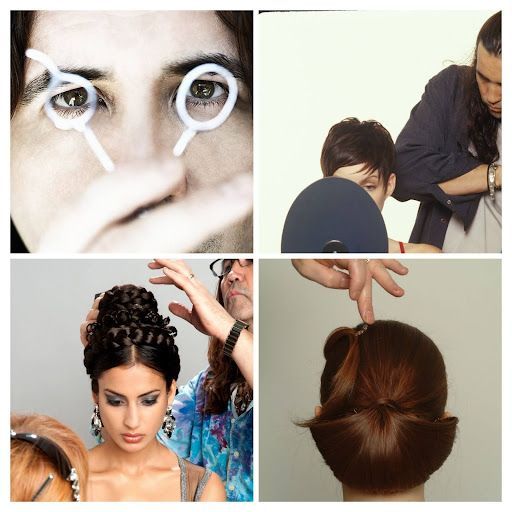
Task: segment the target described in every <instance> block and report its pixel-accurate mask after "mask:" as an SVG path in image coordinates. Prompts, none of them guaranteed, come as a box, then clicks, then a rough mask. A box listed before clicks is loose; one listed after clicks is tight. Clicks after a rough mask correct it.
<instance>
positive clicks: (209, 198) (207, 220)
mask: <svg viewBox="0 0 512 512" xmlns="http://www.w3.org/2000/svg"><path fill="white" fill-rule="evenodd" d="M251 210H252V177H251V176H250V175H249V174H243V175H237V176H236V177H235V178H233V179H231V180H230V181H229V182H226V183H224V184H223V185H221V186H216V187H213V188H209V189H204V190H200V191H197V192H195V193H193V194H190V195H188V196H186V197H185V198H183V199H182V200H179V201H176V202H173V203H170V204H167V205H162V206H159V207H158V208H156V209H155V210H153V211H151V212H148V213H147V214H146V215H143V216H141V217H139V218H137V219H134V220H133V221H131V222H129V223H125V224H115V225H113V226H110V227H108V228H107V229H105V230H104V231H103V232H102V233H101V234H100V235H99V236H97V237H96V239H95V240H94V242H93V243H91V244H90V245H89V246H88V250H89V251H92V252H111V251H120V252H133V251H138V250H140V242H141V240H144V250H145V251H147V252H162V251H167V252H193V251H194V250H195V249H196V247H197V246H198V245H200V244H201V243H202V242H204V241H205V240H207V239H208V238H210V237H211V236H213V235H215V234H216V233H219V232H221V231H223V230H224V229H227V228H229V226H231V225H232V224H234V223H235V222H237V221H239V220H241V219H243V218H244V217H246V216H247V215H248V214H250V212H251Z"/></svg>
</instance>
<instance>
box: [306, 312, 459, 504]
mask: <svg viewBox="0 0 512 512" xmlns="http://www.w3.org/2000/svg"><path fill="white" fill-rule="evenodd" d="M324 356H325V360H326V362H325V368H324V371H323V373H322V378H321V387H320V401H321V404H322V408H321V413H320V414H319V415H318V416H316V417H315V418H312V419H311V420H309V421H305V422H302V423H300V425H302V426H305V427H309V429H310V431H311V434H312V436H313V439H314V440H315V443H316V445H317V447H318V450H319V451H320V453H321V454H322V456H323V458H324V460H325V462H326V464H327V465H328V466H329V467H330V468H331V470H332V472H333V473H334V476H335V477H336V478H337V479H338V480H339V481H340V482H342V483H343V484H346V485H347V486H349V487H352V488H354V489H358V490H360V491H363V492H366V493H371V494H394V493H398V492H402V491H405V490H407V489H412V488H413V487H416V486H418V485H420V484H423V483H424V482H426V481H427V480H428V479H429V477H430V475H431V474H432V473H434V471H436V470H437V469H439V468H440V467H441V466H442V464H443V463H444V461H445V460H446V458H447V457H448V455H449V454H450V452H451V450H452V446H453V442H454V440H455V433H456V428H457V422H458V419H457V418H456V417H453V416H449V417H447V416H446V414H445V406H446V398H447V381H446V370H445V365H444V361H443V357H442V355H441V352H440V351H439V349H438V348H437V347H436V345H435V344H434V342H433V341H432V340H431V339H430V338H429V337H428V336H426V335H425V334H423V333H422V332H421V331H419V330H418V329H416V328H414V327H411V326H410V325H407V324H404V323H401V322H396V321H391V320H385V321H377V322H375V323H374V324H372V325H370V326H368V327H367V328H366V329H365V328H364V327H363V328H362V326H358V327H356V328H355V329H351V328H346V327H343V328H339V329H336V330H335V331H334V332H332V333H331V334H330V335H329V337H328V338H327V341H326V343H325V348H324Z"/></svg>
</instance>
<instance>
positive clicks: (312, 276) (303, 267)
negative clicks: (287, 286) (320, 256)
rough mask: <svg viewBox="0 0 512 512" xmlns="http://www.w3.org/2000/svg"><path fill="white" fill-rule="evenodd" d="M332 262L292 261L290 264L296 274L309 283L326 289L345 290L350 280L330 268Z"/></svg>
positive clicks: (342, 273)
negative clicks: (314, 283)
mask: <svg viewBox="0 0 512 512" xmlns="http://www.w3.org/2000/svg"><path fill="white" fill-rule="evenodd" d="M332 261H333V260H308V259H294V260H292V264H293V266H294V267H295V269H296V270H297V272H298V273H299V274H300V275H301V276H302V277H305V278H306V279H309V280H310V281H315V282H316V283H318V284H321V285H322V286H325V287H326V288H337V289H343V290H346V289H347V288H348V287H349V284H350V278H349V276H348V275H347V274H345V273H344V272H342V271H340V270H336V269H334V268H331V267H332V266H333V265H334V264H333V263H332Z"/></svg>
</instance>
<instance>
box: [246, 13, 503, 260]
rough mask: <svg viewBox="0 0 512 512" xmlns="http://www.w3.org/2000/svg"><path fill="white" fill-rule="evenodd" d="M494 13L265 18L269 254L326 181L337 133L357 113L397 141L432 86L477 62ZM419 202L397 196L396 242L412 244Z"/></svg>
mask: <svg viewBox="0 0 512 512" xmlns="http://www.w3.org/2000/svg"><path fill="white" fill-rule="evenodd" d="M491 14H493V13H492V12H488V11H485V12H482V11H473V12H464V11H462V12H452V11H444V12H437V11H433V12H429V11H416V12H408V11H388V12H378V11H356V12H347V11H345V12H292V13H264V14H260V15H259V16H258V42H259V46H258V52H259V58H258V61H257V68H256V75H255V76H256V81H257V87H258V89H257V90H258V92H259V94H258V105H259V107H258V122H257V123H256V124H257V127H256V128H257V131H256V133H257V142H256V153H257V159H258V160H257V161H258V168H259V172H260V177H259V186H258V191H259V198H260V208H259V222H260V230H259V237H260V249H261V250H262V251H263V252H267V253H269V252H270V253H276V252H280V246H281V233H282V228H283V224H284V220H285V217H286V214H287V212H288V209H289V208H290V206H291V204H292V202H293V200H294V199H295V198H296V197H297V195H298V194H299V192H300V191H301V190H303V189H304V188H305V187H306V186H307V185H309V184H310V183H312V182H313V181H315V180H317V179H320V178H321V177H322V173H321V169H320V151H321V148H322V145H323V142H324V140H325V137H326V136H327V133H328V131H329V128H330V127H331V126H332V125H333V124H335V123H337V122H339V121H340V120H341V119H343V118H345V117H349V116H353V117H358V118H359V119H360V120H365V119H376V120H377V121H379V122H381V123H382V124H383V125H384V126H385V127H386V128H387V129H388V130H389V132H390V133H391V136H392V137H393V139H394V140H396V137H397V136H398V134H399V132H400V130H401V129H402V127H403V126H404V124H405V123H406V121H407V119H408V118H409V113H410V111H411V109H412V107H413V106H414V105H415V104H416V103H417V102H418V101H419V99H420V97H421V94H422V93H423V90H424V88H425V85H426V83H427V81H428V80H429V79H430V78H431V77H432V76H434V75H436V74H437V73H438V72H439V71H441V69H443V68H444V67H447V66H449V65H450V64H453V63H456V64H468V63H470V62H471V59H472V53H473V49H474V44H475V40H476V36H477V34H478V31H479V29H480V27H481V26H482V24H483V23H484V22H485V20H486V19H487V18H488V17H489V16H490V15H491ZM417 206H418V203H417V202H416V201H408V202H406V203H399V202H397V201H395V200H394V199H393V198H391V199H389V200H388V202H387V203H386V206H385V208H384V212H383V215H384V219H385V222H386V226H387V229H388V235H389V237H390V238H394V239H397V240H402V241H407V240H408V239H409V235H410V232H411V230H412V226H413V224H414V220H415V218H416V211H417Z"/></svg>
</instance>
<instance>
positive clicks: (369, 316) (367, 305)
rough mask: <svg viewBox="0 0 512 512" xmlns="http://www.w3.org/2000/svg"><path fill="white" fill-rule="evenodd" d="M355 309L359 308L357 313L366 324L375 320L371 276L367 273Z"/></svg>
mask: <svg viewBox="0 0 512 512" xmlns="http://www.w3.org/2000/svg"><path fill="white" fill-rule="evenodd" d="M357 309H358V310H359V315H360V316H361V318H362V320H363V322H366V323H367V324H373V323H374V322H375V315H374V313H373V303H372V277H371V275H370V274H369V273H368V274H367V279H366V282H365V283H364V286H363V288H362V290H361V293H360V294H359V298H358V299H357Z"/></svg>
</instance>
